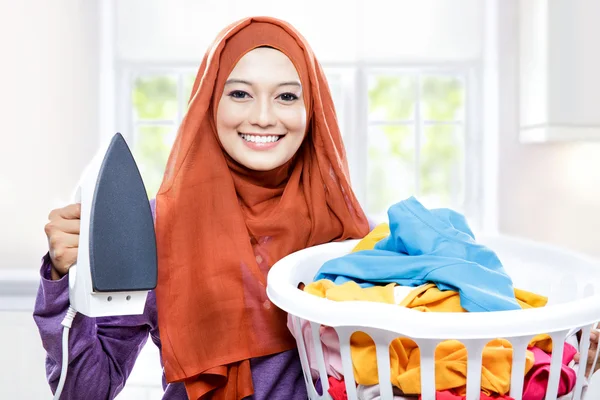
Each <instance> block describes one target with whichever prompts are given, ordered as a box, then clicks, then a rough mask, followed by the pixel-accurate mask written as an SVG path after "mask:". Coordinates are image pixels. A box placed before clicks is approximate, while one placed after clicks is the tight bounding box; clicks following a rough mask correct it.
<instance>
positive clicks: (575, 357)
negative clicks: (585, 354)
mask: <svg viewBox="0 0 600 400" xmlns="http://www.w3.org/2000/svg"><path fill="white" fill-rule="evenodd" d="M580 359H581V355H580V354H579V353H575V355H574V356H573V361H575V362H576V363H578V362H579V360H580Z"/></svg>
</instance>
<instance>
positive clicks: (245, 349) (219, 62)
mask: <svg viewBox="0 0 600 400" xmlns="http://www.w3.org/2000/svg"><path fill="white" fill-rule="evenodd" d="M261 46H270V47H273V48H275V49H277V50H279V51H281V52H283V53H284V54H285V55H287V56H288V58H289V59H290V60H291V61H292V62H293V64H294V65H295V67H296V70H297V71H298V75H299V76H300V81H301V84H302V87H303V93H304V101H305V105H306V110H307V118H308V123H307V126H308V129H307V136H306V138H305V140H304V142H303V144H302V146H301V147H300V149H299V150H298V152H297V154H296V155H295V156H294V157H293V158H292V160H290V161H289V162H288V163H286V164H285V165H283V166H281V167H279V168H277V169H275V170H273V171H267V172H256V171H250V170H248V169H247V168H245V167H244V166H242V165H240V164H238V163H236V162H235V161H234V160H233V159H232V158H231V157H229V156H228V155H227V154H226V153H225V152H224V151H223V149H222V147H221V146H220V143H219V140H218V136H217V133H216V130H215V121H214V118H215V115H216V105H217V104H218V102H219V99H220V97H221V95H222V92H223V87H224V83H225V80H226V79H227V78H228V76H229V74H230V73H231V71H232V70H233V68H234V66H235V64H236V63H237V61H238V60H239V59H240V58H241V57H242V56H243V55H244V54H246V53H247V52H249V51H251V50H252V49H255V48H257V47H261ZM367 233H368V223H367V219H366V217H365V215H364V213H363V211H362V209H361V207H360V205H359V204H358V202H357V200H356V198H355V196H354V194H353V192H352V189H351V187H350V181H349V174H348V165H347V161H346V156H345V152H344V147H343V144H342V139H341V135H340V132H339V128H338V123H337V120H336V116H335V112H334V107H333V101H332V98H331V94H330V92H329V88H328V85H327V82H326V79H325V75H324V73H323V71H322V69H321V67H320V66H319V64H318V62H317V61H316V60H315V57H314V54H313V52H312V50H311V49H310V48H309V46H308V44H307V43H306V41H305V39H304V38H303V37H302V36H301V35H300V34H299V33H298V32H296V30H295V29H294V28H292V27H291V26H290V25H288V24H287V23H285V22H282V21H279V20H276V19H274V18H269V17H254V18H247V19H244V20H242V21H239V22H237V23H235V24H232V25H231V26H229V27H227V28H226V29H224V30H223V31H222V32H221V33H220V35H219V36H218V37H217V39H216V41H215V42H214V44H213V45H212V47H211V48H210V49H209V51H208V52H207V54H206V55H205V57H204V59H203V61H202V63H201V65H200V68H199V70H198V74H197V76H196V81H195V83H194V87H193V90H192V95H191V98H190V101H189V109H188V112H187V114H186V116H185V117H184V119H183V121H182V123H181V126H180V129H179V131H178V134H177V137H176V140H175V143H174V145H173V148H172V150H171V154H170V156H169V160H168V163H167V168H166V170H165V175H164V179H163V182H162V185H161V187H160V189H159V191H158V194H157V197H156V238H157V251H158V263H159V280H158V286H157V288H156V295H157V305H158V322H159V329H160V336H161V341H162V358H163V363H164V369H165V374H166V378H167V380H168V381H169V382H175V381H179V382H184V383H185V386H186V390H187V393H188V396H189V398H190V399H200V398H203V399H206V398H211V399H216V400H239V399H242V398H244V397H246V396H249V395H251V394H252V393H253V387H252V376H251V371H250V362H249V359H251V358H254V357H261V356H266V355H271V354H275V353H279V352H282V351H285V350H289V349H293V348H294V347H295V342H294V339H293V337H292V336H291V335H290V333H289V332H288V330H287V327H286V314H285V313H284V312H283V311H282V310H279V309H278V308H277V307H276V306H274V305H273V304H272V303H271V302H270V301H269V299H268V298H267V295H266V277H267V273H268V271H269V268H270V267H271V266H272V265H273V264H274V263H275V262H277V261H278V260H279V259H281V258H282V257H284V256H286V255H288V254H290V253H292V252H294V251H297V250H301V249H304V248H306V247H309V246H314V245H318V244H322V243H327V242H332V241H340V240H345V239H349V238H361V237H364V236H365V235H366V234H367Z"/></svg>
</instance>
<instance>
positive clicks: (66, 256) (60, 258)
mask: <svg viewBox="0 0 600 400" xmlns="http://www.w3.org/2000/svg"><path fill="white" fill-rule="evenodd" d="M50 257H51V258H52V264H53V265H54V268H56V269H57V270H58V271H59V272H60V273H61V274H63V275H64V274H66V273H67V271H68V270H69V268H70V267H71V266H72V265H73V264H75V262H76V261H77V249H76V248H59V249H54V250H53V251H50Z"/></svg>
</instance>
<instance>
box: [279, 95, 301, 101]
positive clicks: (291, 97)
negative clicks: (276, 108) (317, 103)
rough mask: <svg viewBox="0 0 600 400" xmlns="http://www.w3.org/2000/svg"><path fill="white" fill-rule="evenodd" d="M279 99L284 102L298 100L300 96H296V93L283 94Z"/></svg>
mask: <svg viewBox="0 0 600 400" xmlns="http://www.w3.org/2000/svg"><path fill="white" fill-rule="evenodd" d="M279 98H280V99H281V100H283V101H294V100H298V96H296V95H295V94H294V93H282V94H280V95H279Z"/></svg>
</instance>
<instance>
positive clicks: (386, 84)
mask: <svg viewBox="0 0 600 400" xmlns="http://www.w3.org/2000/svg"><path fill="white" fill-rule="evenodd" d="M366 77H367V87H368V89H367V93H366V96H367V98H368V111H367V113H368V116H367V143H366V145H367V146H366V148H367V149H366V151H367V154H368V156H367V166H366V168H367V180H366V181H367V193H366V199H365V200H366V208H367V210H368V211H369V213H370V214H371V215H373V216H374V217H378V218H379V219H384V218H385V213H386V211H387V209H388V208H389V206H390V205H392V204H394V203H396V202H397V201H399V200H400V199H404V198H407V197H409V196H411V195H415V196H417V197H418V198H419V199H420V200H421V201H422V202H423V203H424V204H425V205H427V206H428V207H432V208H435V207H451V208H454V209H458V210H460V211H463V212H464V203H465V173H464V170H465V168H464V164H465V122H464V121H465V80H466V77H465V76H464V75H463V74H460V73H459V72H455V73H443V74H442V73H441V72H436V71H435V70H431V71H427V70H423V71H410V70H404V69H397V70H377V69H369V70H368V71H367V72H366Z"/></svg>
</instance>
